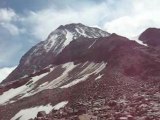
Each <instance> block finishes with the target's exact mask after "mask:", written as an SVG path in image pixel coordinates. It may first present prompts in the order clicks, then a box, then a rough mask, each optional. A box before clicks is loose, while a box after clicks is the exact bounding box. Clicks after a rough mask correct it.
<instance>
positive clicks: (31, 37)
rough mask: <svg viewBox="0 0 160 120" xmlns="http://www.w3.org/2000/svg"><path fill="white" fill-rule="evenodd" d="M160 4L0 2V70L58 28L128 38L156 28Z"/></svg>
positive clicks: (143, 0) (137, 0) (129, 0)
mask: <svg viewBox="0 0 160 120" xmlns="http://www.w3.org/2000/svg"><path fill="white" fill-rule="evenodd" d="M159 6H160V0H0V68H4V67H13V66H16V65H18V62H19V60H20V58H21V56H22V55H23V54H24V53H25V52H26V51H27V50H28V49H29V48H31V46H33V45H35V44H36V43H38V42H39V41H41V40H45V39H46V38H47V35H48V34H49V33H50V32H51V31H53V30H54V29H56V28H57V27H58V26H59V25H61V24H67V23H73V22H74V23H79V22H80V23H83V24H85V25H89V26H98V27H101V28H102V29H104V30H106V31H108V32H111V33H112V32H115V33H118V34H120V35H123V36H127V37H132V36H136V35H138V34H140V33H141V32H142V31H144V30H145V29H146V28H148V27H160V12H159V11H160V7H159Z"/></svg>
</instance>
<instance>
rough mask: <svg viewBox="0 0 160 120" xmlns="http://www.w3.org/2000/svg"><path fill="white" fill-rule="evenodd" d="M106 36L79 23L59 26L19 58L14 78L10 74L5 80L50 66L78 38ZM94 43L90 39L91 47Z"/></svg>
mask: <svg viewBox="0 0 160 120" xmlns="http://www.w3.org/2000/svg"><path fill="white" fill-rule="evenodd" d="M108 36H110V34H109V33H108V32H106V31H103V30H101V29H99V28H95V27H88V26H85V25H83V24H81V23H71V24H67V25H61V26H59V27H58V28H57V29H55V30H54V31H53V32H51V33H50V34H49V36H48V38H47V39H46V40H45V41H41V42H40V43H38V44H37V45H35V46H34V47H32V48H31V49H30V50H29V51H28V52H27V53H26V54H25V55H24V56H23V57H22V58H21V60H20V64H19V66H18V67H17V69H16V70H15V71H14V72H13V74H15V75H16V76H14V77H13V75H12V74H11V75H10V76H9V77H8V78H7V79H12V78H14V79H17V78H18V77H22V76H24V75H25V74H30V73H32V72H35V71H36V70H38V69H43V68H44V67H46V66H48V65H50V64H52V62H53V60H54V58H55V57H56V56H57V55H58V54H60V53H61V52H62V51H63V49H64V48H65V47H66V46H68V45H69V44H70V42H71V41H74V40H76V39H78V38H80V37H85V38H100V37H108ZM94 42H95V40H94V39H92V41H91V45H92V44H94ZM23 68H25V69H23ZM19 70H25V71H19ZM17 74H19V76H17ZM8 81H9V80H8Z"/></svg>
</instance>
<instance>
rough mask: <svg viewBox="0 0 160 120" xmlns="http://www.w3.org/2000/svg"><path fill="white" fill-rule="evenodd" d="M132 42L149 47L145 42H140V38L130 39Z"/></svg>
mask: <svg viewBox="0 0 160 120" xmlns="http://www.w3.org/2000/svg"><path fill="white" fill-rule="evenodd" d="M130 40H133V41H136V42H137V43H138V44H140V45H143V46H146V47H148V45H147V44H145V43H143V41H141V40H139V36H136V37H133V38H130Z"/></svg>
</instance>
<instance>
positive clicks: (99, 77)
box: [95, 74, 103, 80]
mask: <svg viewBox="0 0 160 120" xmlns="http://www.w3.org/2000/svg"><path fill="white" fill-rule="evenodd" d="M102 76H103V74H102V75H98V76H97V77H96V78H95V80H98V79H101V78H102Z"/></svg>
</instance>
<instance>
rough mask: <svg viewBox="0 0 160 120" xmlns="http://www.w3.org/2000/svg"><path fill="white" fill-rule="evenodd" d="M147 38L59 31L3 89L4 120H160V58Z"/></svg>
mask: <svg viewBox="0 0 160 120" xmlns="http://www.w3.org/2000/svg"><path fill="white" fill-rule="evenodd" d="M78 29H79V30H78ZM157 30H158V29H157ZM157 30H156V31H153V32H157ZM80 31H81V32H80ZM144 33H145V31H144ZM144 33H142V34H141V35H140V37H139V38H138V40H137V39H135V40H129V39H128V38H126V37H123V36H119V35H117V34H115V33H113V34H110V33H108V32H105V31H103V30H100V29H98V28H93V27H87V26H85V25H82V24H80V23H79V24H68V25H64V26H60V27H58V28H57V29H56V30H55V31H53V32H52V33H51V34H50V35H49V37H48V38H47V40H46V41H42V42H40V43H38V44H37V45H35V46H34V47H33V48H31V49H30V50H29V51H28V52H27V53H26V54H25V55H24V56H23V57H22V59H21V61H20V65H19V66H18V67H17V69H16V70H15V71H13V72H12V73H11V74H10V75H9V77H8V78H7V79H6V80H5V81H4V82H3V83H2V84H1V85H0V119H1V120H17V119H18V120H29V119H32V120H89V119H94V120H97V119H99V120H159V119H160V105H159V102H160V81H159V80H160V54H159V50H158V46H151V45H150V44H148V43H147V42H145V41H143V40H144V39H142V38H145V40H149V39H150V38H149V37H150V36H147V35H148V34H147V35H145V34H144ZM155 34H156V33H153V35H155ZM67 36H70V37H67ZM141 36H145V37H141ZM157 37H158V36H157ZM157 37H156V39H157V40H158V38H157ZM150 40H151V39H150ZM153 40H154V39H153ZM139 41H141V42H139ZM33 66H34V67H33Z"/></svg>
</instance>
